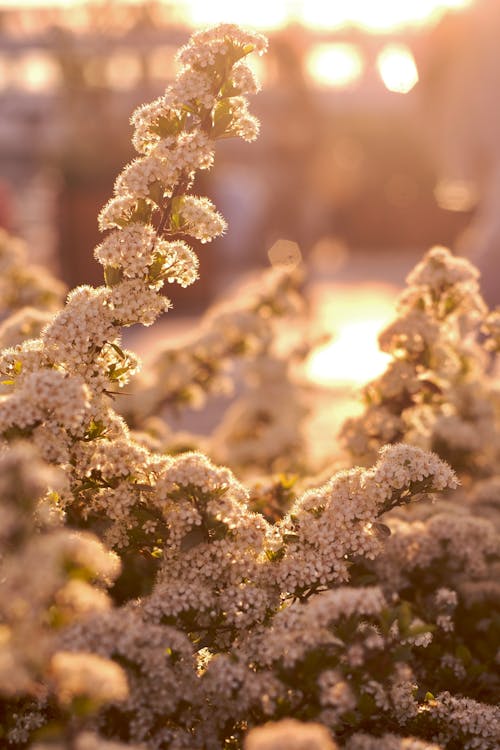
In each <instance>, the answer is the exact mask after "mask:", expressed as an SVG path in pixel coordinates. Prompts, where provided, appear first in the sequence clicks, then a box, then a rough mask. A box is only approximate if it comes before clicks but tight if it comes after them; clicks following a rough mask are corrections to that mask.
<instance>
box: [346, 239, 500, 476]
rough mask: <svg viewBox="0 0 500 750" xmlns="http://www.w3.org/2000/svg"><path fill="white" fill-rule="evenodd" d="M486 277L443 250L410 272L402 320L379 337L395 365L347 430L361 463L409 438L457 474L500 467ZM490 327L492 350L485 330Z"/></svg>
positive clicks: (371, 389)
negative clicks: (482, 281)
mask: <svg viewBox="0 0 500 750" xmlns="http://www.w3.org/2000/svg"><path fill="white" fill-rule="evenodd" d="M478 276H479V274H478V271H477V270H476V269H475V268H474V266H472V265H471V264H470V263H469V262H468V261H467V260H465V259H463V258H457V257H454V256H453V255H452V254H451V253H450V252H449V251H448V250H446V249H445V248H442V247H435V248H433V249H432V250H430V251H429V252H428V253H427V255H426V256H425V258H424V259H423V260H422V261H421V263H419V264H418V265H417V266H416V268H415V269H414V271H412V272H411V273H410V274H409V276H408V278H407V283H408V289H407V290H406V291H405V292H403V294H402V295H401V298H400V300H399V315H398V317H397V319H396V320H395V321H394V322H393V323H392V324H390V325H389V326H388V327H387V328H386V329H385V330H384V331H383V332H382V333H381V335H380V338H379V343H380V347H381V349H382V350H383V351H385V352H387V353H389V354H391V356H392V358H393V359H392V361H391V363H390V364H389V367H388V369H387V370H386V372H385V373H384V374H383V375H381V376H380V377H379V378H378V379H377V380H374V381H373V382H371V383H369V384H368V385H367V386H366V388H365V390H364V400H365V404H366V406H365V410H364V413H363V414H362V415H361V416H360V417H356V418H351V419H348V420H347V421H346V423H345V425H344V427H343V431H342V439H343V442H344V444H345V446H346V447H347V449H348V451H349V452H350V453H351V454H352V456H353V458H354V460H355V461H356V462H363V463H370V462H371V461H372V460H373V456H374V453H375V452H376V451H377V450H378V448H379V447H380V446H381V445H383V444H385V443H388V442H398V441H401V440H402V441H404V442H408V443H412V444H414V445H418V446H420V447H423V448H427V449H431V450H435V451H436V452H437V453H439V455H441V456H443V457H444V458H446V459H447V460H449V461H450V462H451V463H452V465H453V466H455V467H456V468H461V467H462V466H465V465H467V466H468V469H469V471H470V470H475V471H480V472H484V471H488V470H491V467H492V466H494V465H495V462H496V460H497V453H498V450H497V446H498V444H499V442H498V432H497V429H498V428H497V427H496V425H495V420H496V415H495V406H494V404H495V403H496V402H497V401H498V396H497V394H496V388H495V385H494V383H493V382H492V379H491V376H489V374H488V373H489V358H488V356H487V354H486V352H485V348H493V347H492V346H491V343H492V342H493V340H494V333H493V331H494V317H492V316H491V315H490V316H489V317H488V310H487V307H486V305H485V303H484V301H483V299H482V297H481V295H480V293H479V285H478ZM488 320H489V321H490V323H489V324H488V323H487V321H488ZM488 325H489V326H490V329H491V334H490V338H489V339H488V341H487V342H486V347H484V344H482V343H481V339H480V332H481V327H482V326H486V328H488ZM492 326H493V327H492ZM488 330H489V329H488ZM488 467H490V468H489V469H488Z"/></svg>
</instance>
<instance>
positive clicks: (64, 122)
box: [0, 0, 500, 380]
mask: <svg viewBox="0 0 500 750" xmlns="http://www.w3.org/2000/svg"><path fill="white" fill-rule="evenodd" d="M218 22H237V23H242V24H244V25H248V26H251V27H254V28H258V29H259V30H262V31H263V32H264V33H265V34H267V35H268V36H269V39H270V51H269V53H268V54H267V55H266V56H265V57H263V58H259V59H258V60H255V61H253V63H254V65H255V66H256V68H258V70H257V72H258V74H259V76H260V78H261V80H262V83H263V87H264V88H263V92H262V93H261V94H259V95H258V96H257V97H256V98H255V100H254V102H253V103H252V111H254V112H255V114H257V115H258V116H259V117H260V119H261V123H262V131H261V136H260V138H259V140H258V141H257V143H255V144H251V145H248V144H245V143H243V142H241V141H238V140H234V142H233V141H227V142H224V143H223V144H221V146H220V148H219V149H218V153H217V158H216V166H215V169H214V170H213V171H212V172H211V173H208V174H207V173H203V176H202V179H198V180H197V183H196V186H195V190H196V192H197V193H199V194H201V195H205V194H206V195H208V196H209V197H211V198H212V199H213V200H214V201H215V203H216V205H217V207H218V209H219V210H220V211H221V212H222V213H223V214H224V216H225V217H226V219H227V220H228V222H229V231H228V233H227V235H226V236H225V237H223V238H222V239H221V240H219V241H217V242H215V243H214V244H213V245H210V246H204V247H203V248H202V249H201V251H200V259H201V280H200V281H199V282H198V283H197V284H195V285H194V286H193V287H192V288H190V289H187V290H183V289H180V290H179V291H177V292H175V293H174V294H173V295H172V296H173V300H174V304H175V310H176V313H171V314H170V315H175V314H178V315H186V314H189V315H191V314H194V313H198V312H200V311H202V310H203V309H204V308H205V307H206V306H207V305H208V304H209V302H210V301H211V300H212V299H213V298H214V296H216V295H219V294H221V293H222V292H223V290H224V289H225V288H226V286H227V285H228V284H230V283H232V281H233V279H234V278H236V277H237V276H238V275H239V274H241V273H242V272H243V271H245V270H246V269H250V268H255V267H265V266H266V265H268V260H267V251H268V249H269V247H270V246H271V245H272V244H273V243H274V242H275V241H276V240H277V239H278V238H286V239H289V240H293V241H295V242H297V243H298V244H299V246H300V249H301V252H302V255H303V256H304V258H305V259H306V260H307V261H308V264H309V267H310V269H311V270H310V274H311V278H312V280H313V283H314V281H315V280H316V285H317V291H318V294H317V298H318V299H319V300H321V299H322V300H323V301H322V302H321V301H320V302H319V303H318V304H319V305H320V307H321V309H322V310H323V313H322V315H323V317H324V318H325V319H328V320H329V321H330V320H331V321H332V322H331V325H332V327H335V328H336V329H337V330H340V331H341V329H342V320H341V319H342V314H343V315H344V318H345V320H347V318H349V320H350V323H351V331H350V333H347V334H346V336H347V339H346V341H347V345H346V348H347V349H349V348H352V342H353V340H354V339H353V336H355V335H359V336H361V337H362V336H363V335H365V337H368V338H369V339H370V341H372V340H373V339H374V336H375V333H376V330H378V329H379V328H380V326H381V325H382V324H383V323H384V322H385V320H386V319H387V317H388V316H389V315H390V314H391V309H392V303H393V299H394V295H395V293H396V291H397V290H398V288H400V287H401V285H402V283H403V280H404V277H405V275H406V273H407V272H408V271H409V270H410V268H411V267H412V266H413V265H414V263H415V262H416V261H417V260H418V259H419V257H420V256H421V255H422V253H423V252H424V251H425V250H426V249H428V248H429V247H430V246H431V245H434V244H444V245H447V246H449V247H452V248H453V249H455V250H456V251H457V252H460V253H463V254H465V255H467V256H469V257H471V259H472V260H473V261H474V262H475V263H477V264H478V265H479V266H480V268H481V270H482V271H483V279H484V280H483V290H484V293H485V295H486V296H487V298H488V301H489V302H490V303H499V302H500V281H499V279H498V268H499V261H500V255H499V253H500V211H499V207H500V45H499V44H498V39H499V38H500V2H499V0H377V2H373V0H349V2H347V0H346V1H344V0H338V1H336V0H329V1H326V0H253V1H252V2H249V3H240V2H234V1H231V0H226V1H224V0H210V1H208V0H144V1H143V2H140V1H139V0H115V1H113V0H99V1H98V0H92V1H90V0H89V1H87V2H85V1H84V0H0V180H1V181H0V225H1V226H4V227H6V228H7V229H9V230H10V231H12V232H15V233H17V234H20V235H21V236H23V237H25V238H26V240H27V241H28V243H29V246H30V251H31V255H32V257H33V259H34V260H35V261H36V262H42V263H46V264H47V265H49V266H50V267H51V268H52V269H54V270H56V271H58V272H59V273H60V275H61V276H62V277H63V278H64V280H65V281H66V282H67V283H68V284H69V285H70V286H74V285H76V284H80V283H85V282H91V283H96V282H97V283H100V281H101V274H100V266H98V265H97V263H96V262H95V261H94V260H93V257H92V248H93V247H94V245H95V244H97V242H98V241H100V240H99V233H98V231H97V222H96V216H97V213H98V211H99V209H100V207H101V206H102V205H103V204H104V203H105V202H106V200H107V199H108V198H109V197H110V195H111V193H112V186H113V181H114V178H115V176H116V174H117V172H118V171H119V170H120V169H121V167H122V165H123V164H124V163H125V162H126V161H128V160H129V159H130V158H132V157H133V151H132V147H131V144H130V135H131V128H130V125H129V122H128V121H129V116H130V114H131V112H132V110H133V109H134V108H135V106H136V105H137V104H139V103H142V102H145V101H149V100H151V99H153V98H155V97H156V96H158V95H159V94H160V93H161V92H162V90H163V89H164V88H165V86H166V84H168V82H169V80H171V79H172V78H173V76H174V75H175V62H174V55H175V51H176V50H177V49H178V47H179V46H180V45H182V44H184V43H185V42H186V41H187V38H188V36H189V34H190V33H191V31H192V30H193V29H195V28H198V27H202V26H206V25H208V24H213V23H218ZM497 196H498V200H497ZM332 289H333V290H334V291H335V294H336V297H335V299H336V309H337V312H338V310H340V308H342V309H343V310H344V312H343V313H339V312H338V314H337V317H335V316H336V313H335V311H334V310H333V309H331V308H332V305H331V304H330V308H329V307H328V304H329V303H328V301H327V298H328V299H330V300H331V299H332V295H331V292H332ZM169 291H170V289H169ZM325 305H326V307H325ZM352 325H354V326H356V325H358V329H359V330H358V334H355V332H354V331H353V329H352ZM363 331H364V334H363ZM370 337H371V338H370ZM340 338H341V336H340ZM360 340H362V338H361V339H360ZM366 340H368V339H366ZM337 343H338V342H337ZM371 346H372V348H374V347H376V344H375V343H374V342H372V344H371ZM365 353H366V352H365ZM374 356H375V355H374ZM340 359H341V357H340ZM365 362H366V357H365ZM357 367H358V368H359V367H361V369H362V373H361V380H364V379H366V377H365V370H364V366H363V365H361V364H360V363H359V362H358V364H357ZM320 370H321V367H320V368H319V370H318V372H320ZM369 374H371V373H369ZM318 377H320V375H318Z"/></svg>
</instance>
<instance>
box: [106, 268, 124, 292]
mask: <svg viewBox="0 0 500 750" xmlns="http://www.w3.org/2000/svg"><path fill="white" fill-rule="evenodd" d="M122 279H123V271H122V269H121V268H115V266H105V267H104V280H105V282H106V285H107V286H111V287H113V286H116V285H117V284H119V283H120V281H121V280H122Z"/></svg>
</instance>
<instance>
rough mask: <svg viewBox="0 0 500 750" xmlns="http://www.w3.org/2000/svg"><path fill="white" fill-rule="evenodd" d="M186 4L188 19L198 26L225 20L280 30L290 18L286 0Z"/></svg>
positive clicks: (193, 1) (191, 1) (198, 0)
mask: <svg viewBox="0 0 500 750" xmlns="http://www.w3.org/2000/svg"><path fill="white" fill-rule="evenodd" d="M184 5H185V12H186V16H187V20H188V21H190V22H191V23H192V24H194V25H196V26H198V25H199V26H205V25H210V24H215V23H221V22H224V23H238V24H242V25H244V26H245V25H247V26H253V27H254V28H261V29H278V28H280V27H282V26H285V25H286V23H287V21H288V20H289V8H288V3H287V2H286V0H273V2H264V1H263V0H260V2H259V0H256V1H254V2H250V3H237V2H234V0H210V1H208V0H188V1H187V2H185V3H184Z"/></svg>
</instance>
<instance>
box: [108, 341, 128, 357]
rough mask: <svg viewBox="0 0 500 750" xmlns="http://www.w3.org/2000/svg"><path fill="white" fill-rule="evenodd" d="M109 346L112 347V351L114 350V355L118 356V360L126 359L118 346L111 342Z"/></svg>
mask: <svg viewBox="0 0 500 750" xmlns="http://www.w3.org/2000/svg"><path fill="white" fill-rule="evenodd" d="M110 346H112V347H113V349H114V350H115V352H116V353H117V354H118V356H119V357H120V359H126V356H125V352H124V351H123V349H121V348H120V347H119V346H118V344H115V343H114V342H113V341H112V342H111V343H110Z"/></svg>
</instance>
